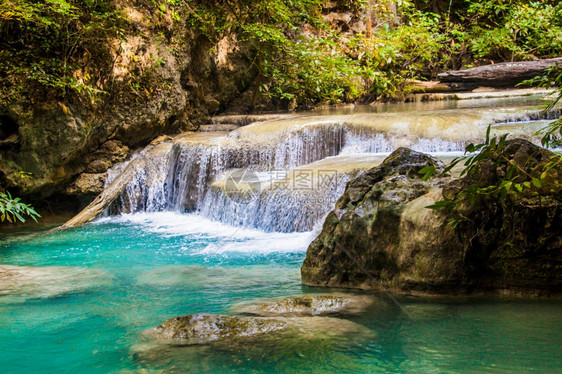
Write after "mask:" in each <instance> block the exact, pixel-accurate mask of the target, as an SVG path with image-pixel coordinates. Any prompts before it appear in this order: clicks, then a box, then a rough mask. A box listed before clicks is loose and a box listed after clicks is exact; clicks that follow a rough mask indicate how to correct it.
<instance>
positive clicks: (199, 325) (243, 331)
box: [144, 313, 365, 347]
mask: <svg viewBox="0 0 562 374" xmlns="http://www.w3.org/2000/svg"><path fill="white" fill-rule="evenodd" d="M364 330H365V329H364V328H363V327H361V326H360V325H358V324H356V323H354V322H351V321H347V320H342V319H338V318H328V317H300V318H299V317H290V318H287V317H278V318H270V317H248V316H229V315H223V314H207V313H198V314H191V315H186V316H179V317H174V318H171V319H169V320H167V321H165V322H163V323H161V324H160V325H158V326H157V327H155V328H152V329H149V330H147V331H145V333H144V336H145V337H147V338H149V339H150V340H151V341H152V343H156V344H168V345H170V344H171V345H181V346H193V345H205V344H212V343H217V344H223V343H224V344H235V345H236V344H241V345H243V344H247V343H250V342H251V343H252V344H255V343H256V342H263V341H271V340H278V339H293V338H297V339H302V340H307V339H323V338H328V337H333V336H337V335H340V334H344V333H349V332H352V333H358V332H361V331H364ZM152 345H153V344H149V345H148V346H147V347H151V346H152Z"/></svg>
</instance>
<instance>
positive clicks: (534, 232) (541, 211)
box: [301, 139, 562, 293]
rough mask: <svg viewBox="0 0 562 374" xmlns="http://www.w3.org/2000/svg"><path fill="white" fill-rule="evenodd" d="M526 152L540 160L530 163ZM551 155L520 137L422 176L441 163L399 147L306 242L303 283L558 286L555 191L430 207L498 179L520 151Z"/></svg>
mask: <svg viewBox="0 0 562 374" xmlns="http://www.w3.org/2000/svg"><path fill="white" fill-rule="evenodd" d="M531 156H533V157H535V158H536V159H531V162H529V159H530V157H531ZM550 156H552V153H551V152H549V151H546V150H543V149H541V148H539V147H537V146H534V145H532V144H531V143H529V142H527V141H523V140H519V139H518V140H514V141H508V142H507V144H506V146H505V151H504V152H503V153H502V154H501V155H499V156H498V157H497V159H496V160H490V161H489V162H484V163H483V164H482V165H483V166H482V167H481V168H480V169H479V170H477V171H476V172H475V173H474V174H471V175H469V176H467V177H465V178H463V179H456V180H451V178H450V177H448V176H442V175H440V174H438V173H436V174H435V176H434V177H432V178H430V179H429V180H427V181H424V180H423V179H422V175H421V174H419V173H418V172H419V171H420V170H421V169H422V168H424V167H425V166H427V165H433V166H435V167H436V169H437V171H439V169H440V168H441V165H440V164H439V162H438V161H436V160H435V159H433V158H431V157H430V156H427V155H424V154H421V153H418V152H415V151H411V150H408V149H398V150H397V151H395V152H394V153H393V154H391V155H390V156H389V157H388V158H387V159H386V160H385V161H384V162H383V163H382V164H381V165H380V166H378V167H375V168H372V169H371V170H369V171H367V172H365V173H363V174H362V175H360V176H359V177H357V178H356V179H354V180H352V181H350V182H349V183H348V185H347V188H346V191H345V193H344V195H343V196H342V197H341V198H340V200H339V201H338V203H337V204H336V207H335V209H334V210H333V211H332V212H330V213H329V215H328V216H327V218H326V221H325V223H324V226H323V229H322V232H321V233H320V234H319V235H318V237H317V238H316V239H315V240H314V241H313V242H312V243H311V244H310V246H309V248H308V252H307V256H306V259H305V261H304V264H303V266H302V269H301V274H302V282H303V283H304V284H307V285H314V286H330V287H351V288H364V289H380V288H390V289H400V290H415V291H427V292H444V293H457V292H470V291H476V290H478V291H482V290H504V291H505V290H507V291H509V292H511V291H516V292H523V293H542V292H546V293H551V292H559V291H560V286H561V283H562V282H561V280H562V279H561V274H562V273H561V272H560V270H561V261H560V258H561V256H560V249H561V247H562V245H561V243H562V239H561V230H560V224H559V222H560V194H559V193H556V194H554V195H553V194H552V193H551V194H550V195H548V193H546V189H544V188H543V190H544V191H542V193H544V195H542V196H539V197H532V196H523V197H518V198H509V199H506V200H505V201H501V202H499V201H495V200H490V199H487V200H486V199H481V200H480V201H479V202H478V203H474V204H468V203H466V202H464V203H459V204H458V208H455V209H453V210H449V211H444V210H441V211H435V210H431V209H427V208H426V207H427V206H429V205H432V204H434V203H435V202H436V201H439V200H442V198H443V194H445V195H446V196H447V198H448V199H450V200H455V199H457V197H458V196H461V195H460V194H461V192H462V191H466V190H467V188H469V186H471V185H474V183H480V184H482V185H489V184H490V183H495V182H497V181H498V178H502V177H503V176H505V170H506V165H507V164H509V163H510V162H523V161H522V160H523V159H524V160H525V162H526V164H527V165H529V167H530V168H537V166H538V165H544V164H545V163H546V162H548V159H549V157H550ZM510 160H511V161H510ZM493 173H496V174H493ZM494 175H495V176H494Z"/></svg>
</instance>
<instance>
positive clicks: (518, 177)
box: [419, 126, 562, 211]
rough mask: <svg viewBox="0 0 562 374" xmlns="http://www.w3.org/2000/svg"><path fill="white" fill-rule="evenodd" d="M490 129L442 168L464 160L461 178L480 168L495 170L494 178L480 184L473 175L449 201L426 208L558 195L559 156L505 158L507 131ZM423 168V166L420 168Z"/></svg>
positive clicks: (561, 189)
mask: <svg viewBox="0 0 562 374" xmlns="http://www.w3.org/2000/svg"><path fill="white" fill-rule="evenodd" d="M490 129H491V127H490V126H489V127H488V130H487V132H486V140H485V141H484V142H483V143H480V144H472V143H471V144H469V145H467V146H466V150H465V155H464V156H462V157H457V158H455V159H454V160H453V161H452V162H451V163H450V164H449V165H448V166H447V168H445V170H444V171H443V174H446V173H448V172H450V171H451V170H452V168H453V167H455V166H456V165H457V164H458V163H460V162H464V169H463V170H462V172H461V175H460V176H461V177H463V176H468V177H469V178H470V177H471V176H476V175H477V174H478V173H480V172H481V171H482V169H483V168H486V169H488V170H492V169H493V170H496V171H500V170H502V172H498V173H497V174H498V175H497V178H496V180H495V181H492V182H490V181H488V182H489V183H482V182H480V181H479V180H478V179H477V178H475V179H473V180H472V182H471V183H470V184H468V185H466V186H465V187H464V188H463V189H462V190H461V191H460V193H459V194H457V195H456V196H455V197H454V198H453V199H452V200H447V199H444V200H442V201H437V202H436V203H435V204H433V205H430V206H428V207H427V208H430V209H443V208H449V209H454V210H457V211H458V210H459V209H462V207H463V206H464V205H465V204H468V205H469V206H475V205H476V206H478V205H479V204H481V203H483V202H484V203H486V202H489V201H493V202H494V203H499V204H504V203H505V202H506V200H508V199H516V198H520V197H538V199H539V202H540V199H541V196H544V195H553V196H559V195H560V193H561V192H562V183H561V181H560V177H561V176H562V156H560V155H554V156H552V157H551V159H550V160H548V161H547V162H544V163H542V164H536V161H534V160H533V158H532V156H531V157H530V158H529V159H528V160H525V161H524V162H520V161H516V160H512V159H509V158H508V157H507V156H506V154H505V146H506V140H507V137H508V134H503V135H501V136H493V137H492V136H490ZM424 169H425V168H424ZM434 171H435V169H433V170H429V169H427V170H423V169H422V170H420V171H419V173H420V174H424V177H426V176H427V178H429V177H430V176H431V174H433V173H434Z"/></svg>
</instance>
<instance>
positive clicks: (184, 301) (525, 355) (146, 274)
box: [0, 213, 562, 374]
mask: <svg viewBox="0 0 562 374" xmlns="http://www.w3.org/2000/svg"><path fill="white" fill-rule="evenodd" d="M0 235H1V237H0V239H1V241H0V264H2V265H14V266H26V267H41V268H42V269H40V270H39V271H37V269H34V268H26V269H30V272H29V274H26V275H25V277H26V278H25V279H26V283H24V284H18V285H14V286H12V287H11V288H10V287H7V288H6V287H4V289H0V352H1V353H0V372H1V373H3V374H4V373H47V372H55V373H129V372H142V373H144V372H147V373H152V372H166V373H168V372H170V373H183V372H209V373H223V372H225V373H227V372H228V373H231V372H248V373H251V372H256V373H262V372H263V373H278V372H289V373H299V372H307V373H332V372H339V373H386V372H388V373H436V372H437V373H440V372H441V373H481V372H489V373H512V372H537V373H554V372H559V371H561V370H562V301H560V300H531V299H508V298H500V297H461V298H445V297H443V298H421V297H406V296H400V297H398V301H399V302H400V303H401V304H402V306H403V307H404V308H405V310H406V311H407V313H406V312H404V311H403V310H402V309H401V308H400V307H398V306H397V305H396V304H394V303H393V302H392V301H391V300H389V299H388V298H387V297H386V296H385V295H384V294H373V295H372V297H373V298H374V299H375V300H376V301H375V303H374V304H373V306H372V307H370V308H369V309H368V310H367V311H365V312H364V313H362V314H360V315H355V316H352V317H347V318H348V319H351V320H353V321H354V322H356V323H358V324H360V325H362V328H364V330H365V334H359V335H349V334H348V335H346V334H344V335H341V336H340V337H338V338H335V339H333V340H331V341H329V342H325V344H318V343H317V342H315V343H310V342H306V341H302V342H291V343H290V344H288V343H287V344H286V343H285V342H276V343H275V344H271V345H269V346H267V345H266V346H259V347H251V346H249V347H244V348H243V349H234V348H233V349H229V350H213V349H209V348H208V347H207V348H205V347H196V348H178V347H169V349H164V350H162V351H160V352H158V353H157V354H152V355H139V354H138V352H136V351H135V346H137V345H138V344H139V342H141V341H142V337H141V333H142V331H143V330H145V329H147V328H149V327H153V326H156V325H158V324H159V323H161V322H163V321H164V320H166V319H168V318H171V317H173V316H176V315H182V314H191V313H198V312H209V313H229V308H230V307H231V306H232V305H233V304H235V303H238V302H242V301H249V300H252V299H257V298H269V297H277V296H288V295H299V294H303V293H314V292H327V290H321V289H313V288H308V287H304V286H302V285H301V284H300V283H299V267H300V265H301V263H302V261H303V259H304V256H305V251H306V247H307V244H308V243H309V241H310V240H311V238H312V234H311V233H290V234H277V233H264V232H261V231H257V230H248V229H240V228H235V227H230V226H226V225H223V224H220V223H217V222H212V221H208V220H205V219H204V218H201V217H198V216H195V215H189V214H184V215H181V214H176V213H156V214H137V215H132V216H121V217H113V218H107V219H102V220H100V221H98V222H96V223H94V224H89V225H86V226H84V227H81V228H78V229H73V230H69V231H64V232H56V233H46V232H42V231H38V230H35V231H34V232H17V233H16V232H2V233H0ZM61 267H62V268H61ZM0 279H1V274H0ZM0 284H1V283H0ZM328 291H330V290H328ZM338 292H342V291H341V290H338Z"/></svg>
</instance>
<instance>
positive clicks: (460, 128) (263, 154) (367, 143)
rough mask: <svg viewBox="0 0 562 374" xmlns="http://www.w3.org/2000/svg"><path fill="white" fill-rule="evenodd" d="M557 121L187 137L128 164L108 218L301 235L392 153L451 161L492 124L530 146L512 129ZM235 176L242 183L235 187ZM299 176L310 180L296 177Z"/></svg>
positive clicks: (481, 115)
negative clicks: (169, 218)
mask: <svg viewBox="0 0 562 374" xmlns="http://www.w3.org/2000/svg"><path fill="white" fill-rule="evenodd" d="M554 112H555V111H553V112H551V113H549V114H546V115H544V114H540V113H539V111H537V109H536V108H524V109H521V108H504V109H502V108H494V109H493V110H491V109H490V108H483V109H482V108H480V109H474V108H467V109H457V110H441V111H427V112H423V111H418V112H407V113H360V114H357V115H353V116H341V115H340V116H337V115H329V116H294V115H293V116H289V117H287V118H285V117H283V116H278V117H275V118H274V119H269V120H266V121H264V122H261V123H254V124H250V125H247V126H244V127H241V128H239V129H238V130H236V131H234V132H231V133H229V134H223V133H186V134H182V135H179V136H177V137H175V138H173V139H172V140H169V141H167V142H164V143H162V144H159V145H157V146H149V147H148V148H147V149H145V150H143V151H140V152H138V153H136V154H135V155H134V156H133V157H132V160H137V161H138V160H141V161H143V162H136V163H134V164H133V163H131V162H132V160H130V161H129V162H128V163H131V164H130V165H132V166H134V173H133V178H132V180H131V181H130V182H129V183H128V184H126V186H125V188H124V189H123V190H122V192H121V193H120V195H119V197H118V198H117V199H116V200H114V201H113V203H112V204H111V205H110V207H109V208H108V209H107V210H106V214H109V215H114V214H120V213H136V212H159V211H178V212H194V213H196V214H199V215H201V216H204V217H206V218H209V219H212V220H216V221H220V222H223V223H227V224H230V225H234V226H245V227H253V228H259V229H261V230H263V231H267V232H271V231H276V232H294V231H308V230H311V229H312V228H313V227H314V225H315V224H316V223H318V221H319V220H320V219H321V218H322V217H323V216H324V215H325V214H326V213H327V212H328V211H329V210H331V209H332V208H333V206H334V204H335V202H336V201H337V199H338V198H339V196H341V194H342V193H343V190H344V189H345V185H346V183H347V181H349V180H350V179H351V178H353V177H355V176H356V175H358V173H360V172H361V171H362V170H366V169H369V168H371V167H373V166H375V165H377V164H378V163H380V162H381V161H382V160H383V159H384V157H385V155H387V154H389V153H390V152H392V151H393V150H395V149H396V148H398V147H401V146H404V147H409V148H412V149H414V150H417V151H421V152H426V153H438V154H443V153H445V154H447V153H450V152H456V153H458V152H462V151H463V150H464V147H465V146H466V144H467V143H469V142H474V141H478V140H479V137H481V136H482V135H483V134H484V133H485V128H486V127H487V126H488V125H493V131H496V129H497V131H500V130H501V129H504V128H508V127H509V128H510V131H513V129H512V128H513V126H515V127H516V129H517V130H516V131H515V132H516V133H517V134H518V135H523V136H528V137H531V138H532V135H533V133H534V131H535V130H533V129H531V126H528V127H527V128H526V127H525V126H521V122H516V123H515V124H514V121H515V120H519V121H521V120H526V121H533V120H536V119H539V118H544V117H547V118H551V117H556V115H559V114H560V113H559V110H558V111H556V113H554ZM552 113H554V114H552ZM541 123H542V122H541ZM531 130H532V131H531ZM527 133H529V134H527ZM128 163H122V164H119V165H116V166H115V167H113V168H112V169H111V170H110V171H109V176H108V180H107V182H106V186H107V185H109V184H110V183H111V182H112V181H114V180H115V179H116V178H119V175H120V174H121V173H122V172H123V170H124V168H125V167H126V166H127V165H128ZM233 171H234V174H233ZM238 171H241V172H242V174H243V177H242V178H238V177H235V178H233V176H234V175H236V173H237V172H238ZM242 174H241V175H242ZM246 174H247V175H246ZM306 175H308V179H306V178H304V177H303V176H306ZM237 178H238V179H237ZM320 180H323V181H324V182H326V181H327V180H329V181H330V183H324V184H322V183H319V182H320ZM299 183H300V185H299ZM308 185H310V186H308ZM287 186H288V187H287ZM303 186H304V187H307V188H303ZM233 188H234V189H233Z"/></svg>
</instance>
